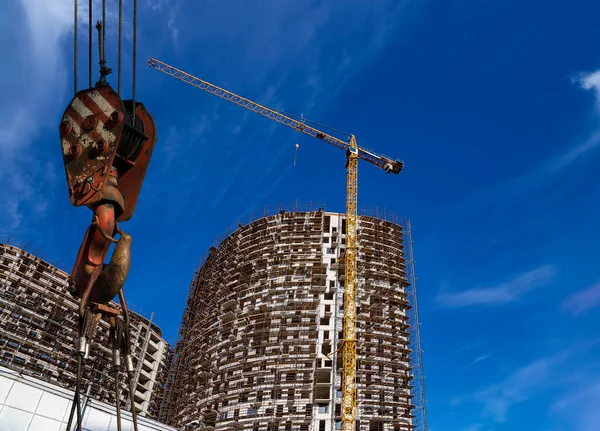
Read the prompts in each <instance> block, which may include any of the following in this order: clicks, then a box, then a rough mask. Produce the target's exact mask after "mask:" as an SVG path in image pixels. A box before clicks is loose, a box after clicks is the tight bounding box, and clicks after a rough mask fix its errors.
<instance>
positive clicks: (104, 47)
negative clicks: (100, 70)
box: [102, 0, 106, 65]
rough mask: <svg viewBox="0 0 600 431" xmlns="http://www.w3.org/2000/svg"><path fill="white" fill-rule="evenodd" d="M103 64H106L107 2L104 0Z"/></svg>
mask: <svg viewBox="0 0 600 431" xmlns="http://www.w3.org/2000/svg"><path fill="white" fill-rule="evenodd" d="M102 63H104V65H105V64H106V0H102Z"/></svg>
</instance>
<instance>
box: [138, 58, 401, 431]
mask: <svg viewBox="0 0 600 431" xmlns="http://www.w3.org/2000/svg"><path fill="white" fill-rule="evenodd" d="M148 66H150V67H151V68H153V69H156V70H158V71H160V72H163V73H165V74H167V75H169V76H172V77H174V78H177V79H179V80H180V81H183V82H185V83H187V84H190V85H192V86H194V87H197V88H199V89H201V90H204V91H205V92H207V93H210V94H213V95H215V96H218V97H220V98H221V99H225V100H227V101H229V102H233V103H235V104H236V105H239V106H241V107H243V108H246V109H248V110H250V111H252V112H255V113H257V114H259V115H262V116H264V117H267V118H270V119H271V120H274V121H277V122H278V123H281V124H283V125H284V126H287V127H290V128H292V129H294V130H295V131H297V132H299V133H303V134H305V135H309V136H312V137H313V138H316V139H320V140H322V141H324V142H326V143H328V144H329V145H332V146H334V147H337V148H340V149H343V150H346V157H347V163H346V168H347V176H346V251H345V258H344V260H345V271H344V275H345V279H344V340H343V346H342V363H343V367H342V430H343V431H355V429H356V343H357V338H356V285H357V274H358V271H357V261H356V257H357V252H358V238H357V195H358V159H363V160H366V161H368V162H369V163H372V164H374V165H375V166H378V167H380V168H381V169H383V170H385V171H386V172H387V173H394V174H398V173H399V172H400V171H401V170H402V168H403V167H404V163H403V162H402V161H401V160H394V159H391V158H389V157H386V156H383V155H379V154H376V153H374V152H372V151H370V150H367V149H364V148H360V147H359V146H358V145H357V143H356V138H355V137H354V135H349V136H348V137H349V142H346V141H343V140H341V139H339V138H336V137H335V136H332V135H330V134H328V133H325V132H323V131H321V130H318V129H316V128H314V127H311V126H309V125H307V124H305V122H304V121H301V120H297V119H294V118H292V117H290V116H289V115H286V114H284V113H282V112H279V111H276V110H274V109H271V108H268V107H266V106H264V105H260V104H258V103H256V102H253V101H251V100H249V99H246V98H244V97H242V96H238V95H237V94H235V93H232V92H231V91H228V90H225V89H223V88H220V87H218V86H216V85H214V84H211V83H210V82H208V81H204V80H202V79H200V78H197V77H195V76H193V75H190V74H188V73H186V72H184V71H182V70H180V69H177V68H176V67H173V66H170V65H168V64H166V63H164V62H162V61H160V60H156V59H154V58H149V59H148Z"/></svg>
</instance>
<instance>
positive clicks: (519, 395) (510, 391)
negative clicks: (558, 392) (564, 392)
mask: <svg viewBox="0 0 600 431" xmlns="http://www.w3.org/2000/svg"><path fill="white" fill-rule="evenodd" d="M570 354H571V352H570V351H568V350H565V351H564V352H560V353H558V354H556V355H553V356H549V357H545V358H540V359H537V360H535V361H533V362H531V363H530V364H528V365H525V366H523V367H521V368H518V369H516V370H515V371H514V372H513V373H512V374H510V375H509V376H508V377H506V378H505V379H504V380H502V381H501V382H499V383H495V384H492V385H490V386H488V387H486V388H484V389H482V390H480V391H477V392H476V393H475V394H473V395H472V399H474V400H476V401H478V402H480V403H481V404H482V406H483V411H482V415H483V416H484V417H491V418H492V419H493V420H494V421H496V422H505V421H506V420H507V413H508V411H509V410H510V409H511V408H512V407H513V406H514V405H516V404H519V403H522V402H524V401H526V400H528V399H530V398H531V397H532V396H534V395H535V394H536V393H540V392H543V391H544V390H546V389H547V388H548V387H549V386H550V385H552V384H554V383H556V380H552V379H551V378H550V376H551V374H552V372H553V370H554V369H555V367H556V366H557V365H558V364H561V363H563V362H564V361H565V360H566V359H567V358H568V357H569V356H570Z"/></svg>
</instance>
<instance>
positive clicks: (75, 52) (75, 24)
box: [73, 0, 79, 94]
mask: <svg viewBox="0 0 600 431" xmlns="http://www.w3.org/2000/svg"><path fill="white" fill-rule="evenodd" d="M78 3H79V1H78V0H74V7H73V10H74V12H73V13H74V17H73V25H74V28H73V88H74V93H75V94H76V93H77V15H78V14H77V9H78V6H79V5H78Z"/></svg>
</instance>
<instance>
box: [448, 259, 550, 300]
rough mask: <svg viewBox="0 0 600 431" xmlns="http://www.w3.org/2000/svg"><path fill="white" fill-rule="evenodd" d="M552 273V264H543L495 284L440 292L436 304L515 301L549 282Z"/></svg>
mask: <svg viewBox="0 0 600 431" xmlns="http://www.w3.org/2000/svg"><path fill="white" fill-rule="evenodd" d="M554 273H555V269H554V267H553V266H551V265H544V266H541V267H539V268H536V269H533V270H531V271H527V272H524V273H522V274H519V275H517V276H516V277H515V278H513V279H512V280H509V281H507V282H504V283H500V284H498V285H495V286H491V287H481V288H473V289H467V290H463V291H458V292H440V293H439V294H438V295H437V297H436V301H437V303H438V305H440V306H442V307H448V308H459V307H469V306H475V305H484V306H493V305H501V304H507V303H511V302H517V301H519V300H520V299H521V297H522V296H523V295H524V294H526V293H528V292H530V291H532V290H534V289H537V288H538V287H541V286H543V285H544V284H547V283H549V282H550V281H551V280H552V279H553V277H554Z"/></svg>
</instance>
